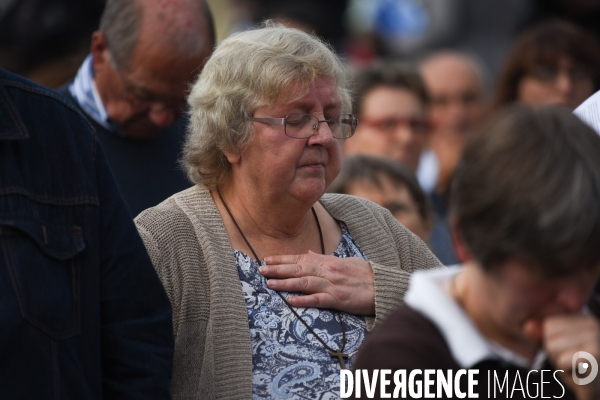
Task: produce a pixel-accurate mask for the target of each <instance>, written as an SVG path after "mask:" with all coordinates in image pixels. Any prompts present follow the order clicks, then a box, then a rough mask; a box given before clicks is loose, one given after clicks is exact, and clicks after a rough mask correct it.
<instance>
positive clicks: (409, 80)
mask: <svg viewBox="0 0 600 400" xmlns="http://www.w3.org/2000/svg"><path fill="white" fill-rule="evenodd" d="M355 93H356V98H355V102H354V111H355V112H356V114H357V116H358V119H359V121H360V124H359V125H358V127H357V128H356V135H355V136H354V138H353V139H352V140H351V141H348V142H346V143H345V145H344V149H343V150H344V155H352V154H368V155H374V156H384V157H391V158H393V159H395V160H397V161H399V162H401V163H403V164H405V165H407V166H408V167H409V168H411V169H412V170H413V171H415V170H416V169H417V168H418V166H419V159H420V157H421V151H422V150H423V147H424V146H425V144H426V143H427V137H428V134H429V124H428V122H427V119H426V112H427V106H428V105H429V96H428V94H427V91H426V89H425V85H424V83H423V80H422V79H421V77H420V76H419V73H418V72H417V71H416V69H414V68H413V67H411V66H408V65H405V64H399V63H392V62H379V63H375V64H373V65H371V66H370V67H368V68H367V69H365V70H363V71H361V72H359V73H358V74H357V76H356V87H355Z"/></svg>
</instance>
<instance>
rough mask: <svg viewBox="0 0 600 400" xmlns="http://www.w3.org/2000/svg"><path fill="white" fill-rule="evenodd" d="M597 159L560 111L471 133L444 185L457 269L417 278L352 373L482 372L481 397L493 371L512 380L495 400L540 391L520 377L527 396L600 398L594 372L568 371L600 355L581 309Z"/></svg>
mask: <svg viewBox="0 0 600 400" xmlns="http://www.w3.org/2000/svg"><path fill="white" fill-rule="evenodd" d="M598 154H600V138H599V137H598V135H597V134H596V133H595V132H594V131H593V130H592V129H590V128H589V127H587V126H586V125H585V124H584V123H583V122H581V121H580V120H579V119H578V118H577V117H576V116H574V115H573V114H572V113H570V112H569V111H568V110H565V109H561V108H557V107H545V108H538V109H531V108H529V107H524V106H515V107H514V108H512V109H509V110H505V111H504V112H502V113H501V114H500V115H499V116H497V117H496V118H494V119H492V120H490V121H489V122H488V123H487V124H486V125H485V126H483V127H482V128H481V129H480V130H479V131H478V132H476V133H475V134H474V135H473V136H472V137H471V138H470V139H469V141H468V143H467V145H466V147H465V152H464V156H463V159H462V161H461V164H460V165H459V167H458V168H457V172H456V178H455V181H454V183H453V188H452V190H453V193H452V198H451V201H452V218H453V229H454V232H453V233H454V240H455V243H456V249H457V254H459V257H460V259H461V261H462V263H463V265H462V267H461V268H453V269H438V270H433V271H429V272H422V273H419V272H417V273H415V274H414V275H413V277H412V279H411V284H410V288H409V291H408V293H407V295H406V298H405V304H406V305H405V306H402V307H401V308H400V309H398V310H397V311H396V312H395V313H394V314H393V315H392V316H391V317H390V318H389V319H388V320H386V322H384V324H383V325H382V326H381V327H380V328H378V330H377V331H375V332H373V333H372V334H371V335H370V336H369V338H368V339H367V340H366V342H365V344H364V345H363V347H362V348H361V351H360V353H359V356H358V360H357V361H356V364H355V368H357V369H368V370H373V369H381V368H388V369H391V370H397V369H406V370H407V371H406V372H407V374H408V373H410V371H413V370H415V369H419V370H426V369H437V370H438V371H440V370H443V371H446V370H453V371H457V370H459V369H471V368H473V369H479V375H478V377H477V378H478V381H479V384H478V385H477V387H476V389H475V392H476V393H479V397H482V398H489V397H490V395H489V393H490V392H489V390H490V388H491V385H492V384H493V382H486V380H487V379H493V378H490V374H489V373H486V370H493V371H496V373H497V374H498V376H500V377H501V378H500V379H508V382H509V383H508V385H505V387H506V389H505V392H503V391H502V390H503V389H501V392H500V393H499V394H496V393H495V392H494V397H496V398H522V397H525V398H531V397H537V394H536V395H531V397H528V396H526V395H525V389H524V388H523V382H525V387H526V390H527V391H526V393H527V394H528V395H530V393H539V391H540V390H541V391H542V392H541V393H545V394H546V395H547V397H550V396H551V395H554V397H555V398H564V399H567V398H571V399H572V398H577V399H579V400H585V399H597V398H599V397H600V380H599V379H595V380H594V381H593V382H592V383H590V384H587V385H586V384H583V383H581V384H575V382H576V381H575V382H574V380H573V378H572V373H573V374H578V375H577V376H578V377H582V376H581V375H580V374H581V371H573V369H574V368H575V366H576V363H575V361H576V359H574V358H573V357H574V355H575V353H577V352H579V351H585V352H588V353H590V354H591V355H592V356H593V357H595V358H596V359H598V358H599V357H600V322H599V321H598V319H597V317H598V316H597V315H594V314H593V313H590V312H588V310H587V309H586V304H589V306H590V307H589V309H590V310H592V311H593V312H595V313H597V312H598V310H599V308H598V303H597V300H596V299H595V298H591V297H592V296H591V295H592V289H593V286H594V283H595V282H596V280H597V278H598V276H599V275H600V248H599V247H598V243H599V242H600V203H598V198H600V158H598ZM550 177H551V178H552V179H549V178H550ZM590 298H591V300H590ZM591 369H592V368H590V370H591ZM595 369H596V371H597V365H596V367H595ZM533 370H535V371H538V373H537V374H536V373H533V372H532V371H533ZM539 370H547V372H546V374H547V375H546V379H544V377H543V374H542V375H541V379H540V374H539ZM558 370H562V373H561V371H558ZM552 371H556V372H558V374H557V375H556V376H555V378H556V380H555V379H552ZM530 372H532V373H533V375H531V376H530ZM505 374H508V375H505ZM491 376H494V375H493V374H492V375H491ZM505 376H507V378H504V377H505ZM519 376H520V377H522V379H523V380H522V381H521V378H520V377H519ZM525 376H527V380H526V381H525ZM517 379H518V380H519V381H518V382H517ZM559 379H560V382H559V381H558V380H559ZM434 381H435V379H434ZM486 383H487V385H486ZM515 385H518V386H520V388H519V389H517V390H515ZM518 386H517V387H518ZM540 386H543V387H540ZM510 387H512V388H513V389H512V390H509V388H510ZM437 389H438V390H440V389H441V388H439V387H438V388H437ZM565 389H566V390H565ZM430 390H432V391H433V392H435V391H436V388H435V386H434V387H433V388H431V389H430ZM494 391H495V389H494ZM486 394H487V396H486ZM513 394H514V397H513ZM542 396H543V395H542ZM449 397H450V398H455V397H454V396H449ZM463 397H464V396H463Z"/></svg>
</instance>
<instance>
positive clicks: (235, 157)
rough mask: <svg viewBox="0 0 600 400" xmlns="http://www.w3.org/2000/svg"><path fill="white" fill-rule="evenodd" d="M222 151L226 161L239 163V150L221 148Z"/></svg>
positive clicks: (240, 155)
mask: <svg viewBox="0 0 600 400" xmlns="http://www.w3.org/2000/svg"><path fill="white" fill-rule="evenodd" d="M222 152H223V154H224V155H225V157H226V158H227V161H229V164H231V165H234V164H239V163H240V161H241V159H242V153H240V152H239V151H227V150H222Z"/></svg>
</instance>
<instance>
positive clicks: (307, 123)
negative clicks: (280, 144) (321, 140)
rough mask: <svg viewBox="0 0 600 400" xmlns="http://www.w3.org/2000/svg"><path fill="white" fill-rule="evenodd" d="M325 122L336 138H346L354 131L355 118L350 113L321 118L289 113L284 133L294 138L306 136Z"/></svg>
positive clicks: (312, 133) (310, 134)
mask: <svg viewBox="0 0 600 400" xmlns="http://www.w3.org/2000/svg"><path fill="white" fill-rule="evenodd" d="M320 122H326V123H327V125H328V126H329V129H330V130H331V134H332V135H333V137H334V138H337V139H347V138H349V137H350V136H352V134H353V133H354V130H355V129H356V125H357V120H356V118H354V117H353V116H352V115H351V114H342V115H338V116H335V117H332V118H329V119H327V120H321V121H319V119H318V118H317V117H316V116H314V115H310V114H290V115H288V116H287V117H286V123H285V133H286V135H288V136H291V137H295V138H307V137H311V136H312V135H314V134H315V132H316V131H317V130H318V129H319V123H320Z"/></svg>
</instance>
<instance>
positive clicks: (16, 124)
mask: <svg viewBox="0 0 600 400" xmlns="http://www.w3.org/2000/svg"><path fill="white" fill-rule="evenodd" d="M0 83H2V80H1V79H0ZM19 139H29V132H28V131H27V128H26V127H25V124H24V123H23V120H22V119H21V116H20V115H19V113H18V111H17V109H16V108H15V106H14V105H13V102H12V101H11V99H10V97H9V96H8V93H7V92H6V89H5V88H4V86H3V85H0V140H19Z"/></svg>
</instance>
